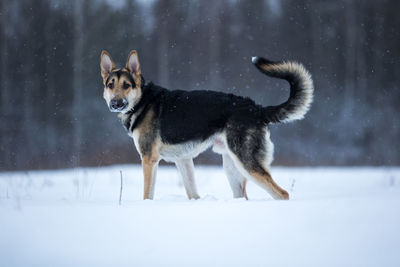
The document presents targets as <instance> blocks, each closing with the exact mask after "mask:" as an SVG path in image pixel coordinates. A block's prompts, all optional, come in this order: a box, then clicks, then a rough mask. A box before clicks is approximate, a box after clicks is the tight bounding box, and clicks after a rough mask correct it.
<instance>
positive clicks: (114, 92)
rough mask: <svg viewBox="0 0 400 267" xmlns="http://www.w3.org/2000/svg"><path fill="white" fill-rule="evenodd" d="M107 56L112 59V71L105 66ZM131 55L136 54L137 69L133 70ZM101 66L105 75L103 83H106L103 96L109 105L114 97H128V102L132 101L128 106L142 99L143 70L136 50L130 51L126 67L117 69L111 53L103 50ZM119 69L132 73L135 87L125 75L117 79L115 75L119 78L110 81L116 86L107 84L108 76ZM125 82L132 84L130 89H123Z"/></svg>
mask: <svg viewBox="0 0 400 267" xmlns="http://www.w3.org/2000/svg"><path fill="white" fill-rule="evenodd" d="M105 56H108V57H109V58H110V60H111V64H112V68H111V71H107V70H106V69H105V68H104V65H105V63H104V61H105ZM131 56H134V57H135V59H136V61H137V64H138V69H137V70H132V69H131V68H130V66H129V60H130V58H131ZM100 68H101V75H102V77H103V84H104V93H103V97H104V99H105V100H106V102H107V105H109V103H110V101H111V100H112V99H115V100H118V99H123V98H126V99H128V102H129V103H130V106H129V107H128V108H132V107H133V105H134V104H136V103H137V101H138V100H139V99H140V97H141V95H142V80H141V76H140V75H141V71H140V63H139V57H138V55H137V52H136V51H135V50H132V51H131V52H130V54H129V56H128V59H127V61H126V66H125V68H123V69H116V68H115V63H114V60H113V59H112V58H111V56H110V54H108V53H107V51H102V53H101V59H100ZM119 70H125V71H127V72H129V73H131V74H132V76H133V80H134V81H135V84H136V87H135V88H134V87H133V85H132V84H131V83H130V81H129V80H128V79H126V78H125V77H124V76H121V77H120V79H117V77H115V78H114V79H117V80H114V79H113V80H111V81H109V83H110V82H114V87H113V88H112V89H110V88H108V84H106V81H107V78H108V76H109V75H111V74H112V73H113V72H116V71H119ZM124 82H125V83H127V84H129V85H130V87H129V89H123V87H122V86H123V84H124Z"/></svg>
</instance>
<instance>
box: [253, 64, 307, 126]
mask: <svg viewBox="0 0 400 267" xmlns="http://www.w3.org/2000/svg"><path fill="white" fill-rule="evenodd" d="M252 62H253V63H254V65H255V66H256V67H257V68H258V69H259V70H260V71H261V72H262V73H264V74H267V75H268V76H271V77H276V78H280V79H285V80H287V81H288V82H289V83H290V96H289V99H288V100H287V101H286V102H284V103H282V104H280V105H278V106H269V107H265V108H264V112H265V116H266V120H267V122H289V121H293V120H300V119H302V118H304V115H305V114H306V113H307V111H308V110H309V109H310V105H311V103H312V100H313V92H314V86H313V81H312V79H311V74H310V73H309V72H308V71H307V70H306V69H305V68H304V66H303V65H301V64H300V63H296V62H287V61H286V62H285V61H283V62H272V61H269V60H267V59H265V58H262V57H253V58H252Z"/></svg>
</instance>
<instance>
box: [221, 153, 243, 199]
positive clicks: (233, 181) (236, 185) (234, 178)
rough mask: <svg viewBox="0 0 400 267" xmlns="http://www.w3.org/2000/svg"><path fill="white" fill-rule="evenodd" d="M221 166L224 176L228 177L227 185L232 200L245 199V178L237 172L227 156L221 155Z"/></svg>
mask: <svg viewBox="0 0 400 267" xmlns="http://www.w3.org/2000/svg"><path fill="white" fill-rule="evenodd" d="M222 166H223V167H224V171H225V174H226V176H227V177H228V181H229V184H230V186H231V189H232V193H233V197H234V198H241V197H244V198H246V199H248V198H247V193H246V178H244V176H243V175H242V174H241V173H240V172H239V171H238V169H237V168H236V166H235V164H234V162H233V160H232V158H231V157H230V156H229V155H228V154H226V153H225V154H222Z"/></svg>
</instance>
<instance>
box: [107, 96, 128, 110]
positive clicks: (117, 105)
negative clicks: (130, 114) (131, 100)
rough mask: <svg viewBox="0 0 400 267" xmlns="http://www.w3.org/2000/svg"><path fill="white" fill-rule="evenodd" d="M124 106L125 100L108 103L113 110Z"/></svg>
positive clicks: (114, 100)
mask: <svg viewBox="0 0 400 267" xmlns="http://www.w3.org/2000/svg"><path fill="white" fill-rule="evenodd" d="M125 106H126V100H125V99H113V100H111V101H110V107H111V109H114V110H120V109H122V108H124V107H125Z"/></svg>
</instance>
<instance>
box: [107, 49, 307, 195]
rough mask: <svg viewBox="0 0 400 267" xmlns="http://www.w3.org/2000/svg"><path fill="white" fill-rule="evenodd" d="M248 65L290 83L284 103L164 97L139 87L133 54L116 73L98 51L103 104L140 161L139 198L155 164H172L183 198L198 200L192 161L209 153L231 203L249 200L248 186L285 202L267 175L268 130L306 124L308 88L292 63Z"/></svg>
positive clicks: (180, 94) (148, 189)
mask: <svg viewBox="0 0 400 267" xmlns="http://www.w3.org/2000/svg"><path fill="white" fill-rule="evenodd" d="M252 62H253V64H254V65H255V66H256V67H257V68H258V69H259V70H260V71H261V72H262V73H264V74H266V75H268V76H271V77H276V78H281V79H285V80H287V81H288V82H289V83H290V96H289V99H288V100H287V101H286V102H284V103H282V104H280V105H277V106H268V107H262V106H260V105H258V104H256V103H255V102H254V101H253V100H251V99H249V98H245V97H241V96H236V95H233V94H226V93H222V92H214V91H200V90H198V91H182V90H168V89H165V88H163V87H161V86H158V85H155V84H153V83H152V82H149V83H146V82H145V80H144V78H143V76H142V73H141V70H140V63H139V57H138V53H137V52H136V51H135V50H132V51H131V52H130V54H129V56H128V59H127V62H126V65H125V67H124V68H116V67H115V64H114V61H113V60H112V58H111V56H110V54H109V53H107V52H106V51H102V53H101V59H100V69H101V76H102V78H103V83H104V93H103V97H104V99H105V101H106V103H107V106H108V108H109V110H110V111H111V112H116V113H118V117H119V119H120V121H121V123H122V125H123V126H124V128H125V129H126V130H127V132H128V135H129V136H130V137H132V138H133V141H134V143H135V146H136V149H137V151H138V152H139V154H140V157H141V160H142V168H143V175H144V194H143V198H144V199H153V197H154V187H155V181H156V173H157V167H158V163H159V161H160V160H161V159H163V160H165V161H168V162H174V163H175V165H176V167H177V169H178V171H179V172H180V174H181V176H182V179H183V184H184V187H185V190H186V193H187V196H188V198H189V199H198V198H199V194H198V192H197V187H196V183H195V180H194V166H193V158H194V157H196V156H198V155H199V154H200V153H201V152H203V151H204V150H206V149H207V148H209V147H210V146H213V150H214V151H215V152H216V153H219V154H221V155H222V159H223V168H224V170H225V173H226V175H227V177H228V180H229V184H230V186H231V189H232V192H233V197H234V198H243V197H244V198H246V199H247V194H246V181H247V180H250V181H253V182H254V183H256V184H257V185H259V186H260V187H261V188H263V189H265V190H266V191H267V192H268V193H269V194H270V195H271V196H272V197H273V198H274V199H289V194H288V193H287V192H286V191H285V190H284V189H282V188H281V187H279V186H278V185H277V184H276V183H275V181H274V180H273V179H272V177H271V174H270V171H269V169H270V165H271V162H272V160H273V151H274V145H273V144H272V142H271V140H270V131H269V128H268V127H269V124H270V123H278V122H290V121H293V120H299V119H302V118H303V117H304V115H305V114H306V113H307V111H308V110H309V108H310V105H311V103H312V100H313V92H314V86H313V81H312V78H311V75H310V73H309V72H308V71H307V70H306V69H305V68H304V66H303V65H301V64H299V63H296V62H287V61H286V62H285V61H280V62H273V61H270V60H267V59H265V58H262V57H252Z"/></svg>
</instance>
